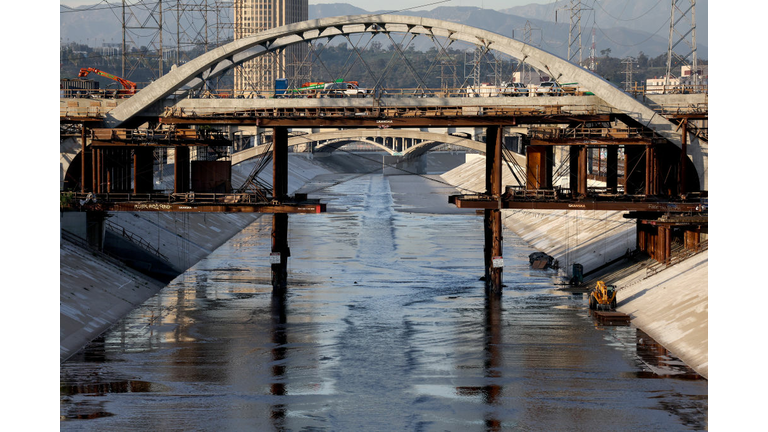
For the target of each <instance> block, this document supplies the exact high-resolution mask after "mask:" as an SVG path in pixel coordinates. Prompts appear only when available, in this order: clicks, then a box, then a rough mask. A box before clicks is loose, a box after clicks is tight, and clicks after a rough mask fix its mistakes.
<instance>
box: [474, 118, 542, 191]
mask: <svg viewBox="0 0 768 432" xmlns="http://www.w3.org/2000/svg"><path fill="white" fill-rule="evenodd" d="M489 130H490V128H489ZM488 141H489V142H490V138H488ZM553 152H554V146H534V145H529V146H527V147H526V182H525V187H526V189H528V190H536V189H552V167H553V165H554V157H553ZM487 154H488V153H486V157H487Z"/></svg>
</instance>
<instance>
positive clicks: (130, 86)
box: [77, 68, 136, 94]
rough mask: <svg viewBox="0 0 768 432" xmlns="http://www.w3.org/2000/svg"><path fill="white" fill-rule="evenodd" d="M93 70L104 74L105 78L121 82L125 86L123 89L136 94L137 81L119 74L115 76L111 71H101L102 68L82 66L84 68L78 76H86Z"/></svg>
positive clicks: (98, 73)
mask: <svg viewBox="0 0 768 432" xmlns="http://www.w3.org/2000/svg"><path fill="white" fill-rule="evenodd" d="M91 72H92V73H95V74H97V75H101V76H103V77H105V78H109V79H111V80H115V81H117V82H119V83H120V84H121V85H122V86H123V89H125V92H124V93H127V94H134V93H136V83H135V82H133V81H128V80H127V79H123V78H120V77H119V76H115V75H112V74H111V73H107V72H104V71H101V70H98V69H94V68H82V69H80V73H79V74H78V75H77V76H78V78H85V77H87V76H88V74H89V73H91Z"/></svg>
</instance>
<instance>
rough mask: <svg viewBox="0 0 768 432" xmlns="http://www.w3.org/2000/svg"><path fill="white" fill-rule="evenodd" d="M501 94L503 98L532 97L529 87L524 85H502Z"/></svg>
mask: <svg viewBox="0 0 768 432" xmlns="http://www.w3.org/2000/svg"><path fill="white" fill-rule="evenodd" d="M501 86H502V88H501V92H500V93H501V94H502V95H503V96H530V92H529V91H528V87H526V85H525V84H523V83H517V82H512V83H501Z"/></svg>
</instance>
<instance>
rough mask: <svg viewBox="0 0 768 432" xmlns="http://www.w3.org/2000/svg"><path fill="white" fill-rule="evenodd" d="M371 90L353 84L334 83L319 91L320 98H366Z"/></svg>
mask: <svg viewBox="0 0 768 432" xmlns="http://www.w3.org/2000/svg"><path fill="white" fill-rule="evenodd" d="M369 93H370V90H368V89H364V88H360V87H358V85H357V84H355V83H352V82H333V83H328V84H326V85H325V87H324V88H323V89H322V90H320V91H318V97H330V98H342V97H365V96H366V95H368V94H369Z"/></svg>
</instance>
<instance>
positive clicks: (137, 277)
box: [59, 154, 331, 361]
mask: <svg viewBox="0 0 768 432" xmlns="http://www.w3.org/2000/svg"><path fill="white" fill-rule="evenodd" d="M288 165H289V177H288V188H289V193H293V192H294V191H295V190H297V189H299V188H300V187H301V186H303V185H304V184H305V183H307V181H309V180H310V179H312V178H314V177H315V176H317V175H321V174H329V173H330V172H331V171H329V170H328V169H326V168H324V167H323V166H322V165H321V164H319V163H317V162H315V161H312V160H310V159H308V158H307V157H305V156H304V155H294V154H292V155H291V157H289V164H288ZM253 166H254V162H250V163H249V162H244V163H242V164H239V165H236V166H234V167H233V172H232V183H233V185H240V184H242V183H243V182H244V181H245V179H246V178H247V177H248V175H249V174H250V172H251V170H252V169H253ZM166 171H169V172H170V173H172V172H173V166H170V167H166ZM165 178H167V179H169V181H171V180H172V175H168V176H165ZM260 178H261V179H262V180H263V181H264V182H265V183H267V184H271V183H272V171H271V166H268V167H267V168H266V169H264V171H262V173H261V174H260ZM165 187H166V188H172V185H165ZM258 217H259V215H257V214H245V213H241V214H215V213H184V214H174V213H163V212H136V213H127V212H125V213H114V214H112V215H111V217H110V218H109V223H110V224H112V225H113V226H117V227H118V228H120V229H124V230H125V231H126V232H128V233H130V234H131V235H133V236H136V237H137V238H141V239H143V240H144V241H146V242H147V243H149V244H151V245H152V246H153V247H156V248H157V252H159V253H160V254H161V255H162V256H164V257H165V258H166V259H167V264H168V265H169V266H170V267H172V268H173V269H174V270H175V271H176V272H178V273H179V274H180V273H182V272H184V271H185V270H186V269H188V268H189V267H191V266H193V265H194V264H195V263H197V262H198V261H200V260H202V259H203V258H205V257H206V256H208V255H209V254H210V253H211V252H213V251H214V250H215V249H216V248H218V247H219V246H221V245H222V244H224V242H226V241H227V240H229V239H230V238H232V236H234V235H235V234H237V233H238V232H240V231H242V230H243V229H244V228H245V227H246V226H248V225H249V224H251V223H252V222H253V221H255V220H256V219H257V218H258ZM60 261H61V263H60V300H59V301H60V313H59V315H60V321H59V333H60V349H59V351H60V360H61V361H64V360H66V359H67V358H69V357H70V356H71V355H72V354H74V353H76V352H77V351H79V350H80V349H81V348H82V347H83V346H85V345H86V344H87V343H88V342H90V341H91V340H93V339H95V338H96V337H98V336H99V335H100V334H101V333H103V332H104V331H105V330H107V329H108V328H109V327H110V326H111V325H112V324H114V323H115V322H117V321H118V320H119V319H120V318H122V317H123V316H125V315H126V314H127V313H128V312H130V311H131V310H132V309H133V308H134V307H135V306H136V305H138V304H141V303H142V302H144V301H145V300H146V299H148V298H149V297H151V296H152V295H154V294H155V293H157V291H159V290H160V289H161V288H163V286H165V285H164V284H163V283H160V282H158V281H157V280H154V279H152V278H149V277H147V276H145V275H143V274H141V273H139V272H136V271H134V270H132V269H130V268H128V267H126V266H125V265H123V264H122V263H121V262H119V261H117V260H114V259H111V258H109V257H107V256H104V255H102V254H97V253H94V252H92V251H90V250H87V249H84V248H83V247H82V246H81V245H80V244H79V242H77V241H70V240H69V236H62V239H61V247H60Z"/></svg>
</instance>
